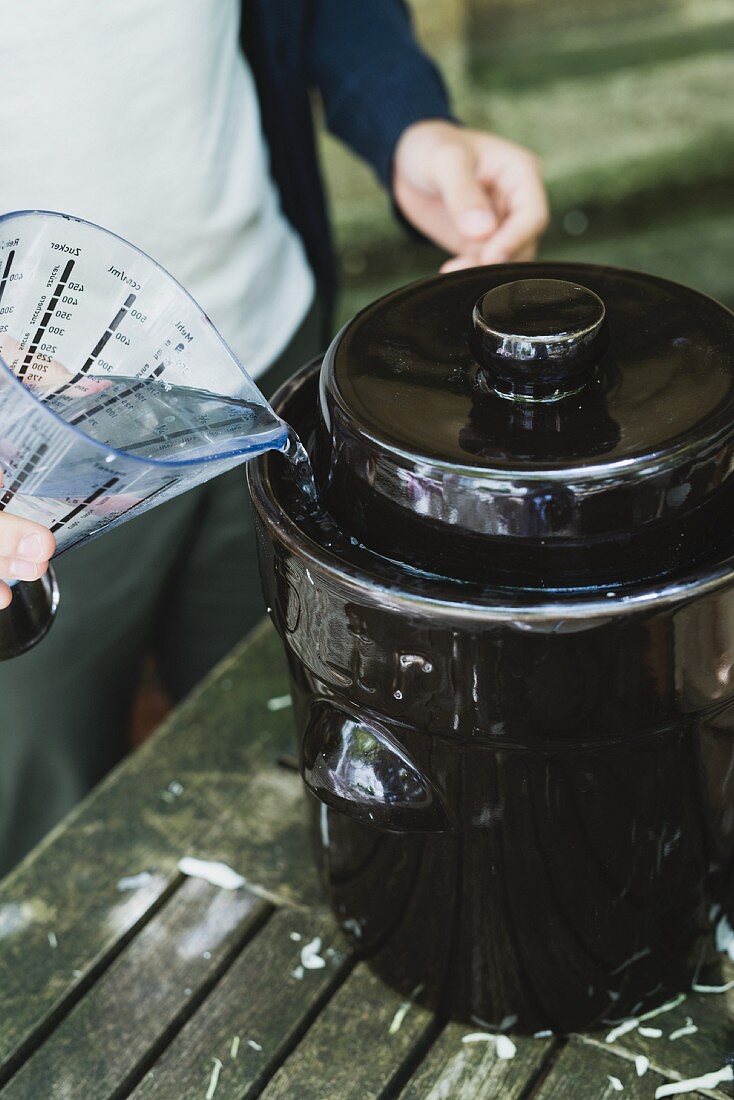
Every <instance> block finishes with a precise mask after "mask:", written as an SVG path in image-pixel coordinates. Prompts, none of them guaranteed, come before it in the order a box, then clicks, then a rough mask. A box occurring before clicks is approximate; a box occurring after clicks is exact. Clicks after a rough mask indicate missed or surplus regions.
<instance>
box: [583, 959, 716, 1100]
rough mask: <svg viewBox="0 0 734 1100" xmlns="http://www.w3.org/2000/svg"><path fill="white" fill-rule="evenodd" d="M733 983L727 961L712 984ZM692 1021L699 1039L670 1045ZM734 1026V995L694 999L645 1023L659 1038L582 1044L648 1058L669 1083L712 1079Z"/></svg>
mask: <svg viewBox="0 0 734 1100" xmlns="http://www.w3.org/2000/svg"><path fill="white" fill-rule="evenodd" d="M733 978H734V965H732V964H731V963H730V962H729V961H728V960H726V962H725V963H724V964H723V965H722V966H721V969H720V971H719V972H718V973H717V974H716V975H715V976H714V977H712V978H711V979H710V980H711V984H715V985H722V984H725V983H726V982H727V981H731V980H732V979H733ZM689 1020H690V1021H691V1022H692V1024H693V1025H694V1026H695V1027H697V1028H698V1030H697V1031H696V1032H695V1033H694V1034H691V1035H682V1036H680V1037H679V1038H675V1039H673V1040H672V1041H671V1039H670V1036H671V1035H673V1034H675V1032H676V1031H678V1030H679V1029H680V1028H682V1027H684V1026H686V1024H687V1022H688V1021H689ZM733 1022H734V989H732V990H729V991H728V992H727V993H725V994H700V993H689V994H688V996H687V997H686V999H685V1001H683V1003H682V1004H681V1005H679V1006H678V1007H677V1008H675V1009H673V1010H672V1011H670V1012H665V1013H662V1014H661V1015H659V1016H656V1017H655V1018H654V1019H650V1020H646V1021H644V1023H643V1027H652V1028H658V1029H660V1030H661V1031H662V1033H663V1034H662V1036H661V1037H660V1038H652V1037H650V1036H645V1035H641V1034H640V1032H639V1031H637V1030H635V1031H630V1032H628V1033H627V1034H626V1035H622V1036H620V1037H619V1039H617V1040H615V1042H613V1043H606V1041H605V1039H606V1036H605V1035H604V1034H596V1035H593V1036H584V1037H583V1038H584V1042H585V1043H586V1044H587V1045H589V1046H595V1047H597V1048H606V1049H607V1050H608V1051H610V1052H611V1053H612V1054H615V1055H619V1056H621V1057H623V1058H626V1059H632V1058H634V1057H635V1055H637V1054H644V1055H646V1056H647V1057H648V1058H649V1059H650V1064H651V1065H652V1066H653V1068H654V1069H655V1070H657V1071H658V1072H659V1073H661V1074H663V1075H664V1076H665V1077H666V1078H670V1079H671V1080H673V1081H679V1080H682V1079H684V1078H688V1077H697V1076H700V1075H701V1074H702V1073H709V1072H710V1071H711V1070H716V1069H719V1068H720V1067H721V1066H723V1065H724V1063H725V1062H726V1061H727V1059H728V1058H729V1056H730V1055H731V1052H732V1043H731V1035H732V1024H733ZM607 1034H608V1031H607ZM732 1091H734V1090H732V1089H731V1087H730V1086H727V1087H724V1086H722V1087H721V1088H720V1089H718V1090H713V1091H710V1092H709V1093H707V1095H711V1096H721V1097H725V1096H731V1095H732Z"/></svg>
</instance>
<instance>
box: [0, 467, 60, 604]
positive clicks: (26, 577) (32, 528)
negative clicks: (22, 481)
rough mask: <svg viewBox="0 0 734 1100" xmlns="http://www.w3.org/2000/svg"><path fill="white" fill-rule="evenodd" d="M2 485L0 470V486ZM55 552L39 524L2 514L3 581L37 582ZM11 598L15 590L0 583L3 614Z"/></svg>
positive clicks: (0, 567)
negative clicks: (4, 579)
mask: <svg viewBox="0 0 734 1100" xmlns="http://www.w3.org/2000/svg"><path fill="white" fill-rule="evenodd" d="M2 483H3V475H2V471H1V470H0V486H2ZM0 496H2V493H0ZM55 549H56V542H55V539H54V537H53V535H52V534H51V532H50V531H48V530H47V529H46V528H45V527H42V526H41V525H40V523H33V521H32V520H29V519H21V518H20V516H11V515H9V514H8V513H7V512H0V577H5V578H6V579H7V580H18V581H36V580H38V578H39V577H42V576H43V574H44V573H45V572H46V570H47V569H48V562H49V559H50V558H51V556H52V555H53V552H54V550H55ZM12 598H13V590H12V588H11V587H10V586H9V585H7V584H5V582H4V581H2V580H0V610H2V609H3V608H5V607H8V605H9V604H10V601H11V600H12Z"/></svg>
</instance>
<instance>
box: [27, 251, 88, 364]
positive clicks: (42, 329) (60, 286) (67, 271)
mask: <svg viewBox="0 0 734 1100" xmlns="http://www.w3.org/2000/svg"><path fill="white" fill-rule="evenodd" d="M73 270H74V261H73V260H69V262H68V264H67V265H66V267H65V268H64V270H63V271H62V273H61V278H60V279H59V281H58V283H57V286H56V290H55V291H54V292H53V296H52V298H51V301H50V302H49V303H48V308H47V310H46V312H45V313H44V315H43V317H42V318H41V323H40V325H39V326H38V328H37V329H36V335H35V336H34V337H33V341H32V343H31V346H30V347H29V348H28V351H27V353H26V357H25V359H24V360H23V362H22V364H21V367H20V370H19V371H18V378H25V375H26V372H27V370H28V368H29V366H30V365H31V360H32V359H33V356H34V355H35V354H36V351H37V349H38V345H39V344H40V343H41V340H43V337H44V336H45V334H46V327H47V325H48V323H49V321H50V320H51V318H52V317H53V313H54V310H55V309H56V306H57V304H58V301H59V298H60V297H61V295H62V294H63V293H64V290H65V289H66V284H67V282H68V280H69V276H70V275H71V273H72V271H73Z"/></svg>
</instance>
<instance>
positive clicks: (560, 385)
mask: <svg viewBox="0 0 734 1100" xmlns="http://www.w3.org/2000/svg"><path fill="white" fill-rule="evenodd" d="M473 320H474V332H475V339H476V351H477V358H478V360H479V362H480V363H481V365H482V367H483V368H484V372H485V382H486V383H487V384H488V385H489V386H490V387H491V388H492V389H493V390H494V391H495V392H496V393H498V394H499V395H500V396H502V397H508V398H514V399H516V400H521V401H556V400H559V399H560V398H562V397H568V396H569V394H572V393H577V392H578V391H579V390H580V389H582V388H583V386H584V385H585V384H586V382H587V381H588V379H589V378H590V377H591V375H592V374H593V372H594V367H595V366H596V364H597V363H598V362H599V360H600V359H601V357H602V355H603V354H604V352H605V351H606V348H607V343H608V339H607V330H606V324H605V309H604V303H603V302H602V300H601V298H600V297H599V296H598V295H597V294H594V292H593V291H591V290H587V289H586V287H583V286H579V285H578V284H577V283H570V282H566V281H565V280H563V279H518V280H517V281H515V282H511V283H503V284H502V285H501V286H497V287H494V288H493V289H492V290H489V291H487V293H486V294H484V295H483V296H482V297H481V298H480V299H479V301H478V302H477V303H476V305H475V306H474V313H473Z"/></svg>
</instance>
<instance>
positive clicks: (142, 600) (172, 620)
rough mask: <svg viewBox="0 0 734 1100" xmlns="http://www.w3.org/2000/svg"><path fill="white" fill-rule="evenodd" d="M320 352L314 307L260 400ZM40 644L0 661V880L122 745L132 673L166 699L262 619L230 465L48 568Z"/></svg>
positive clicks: (244, 498) (241, 497)
mask: <svg viewBox="0 0 734 1100" xmlns="http://www.w3.org/2000/svg"><path fill="white" fill-rule="evenodd" d="M320 344H321V330H320V320H319V310H318V308H317V307H316V306H315V307H313V308H312V310H311V312H310V313H309V315H308V316H307V318H306V320H305V321H304V323H303V325H302V326H301V328H300V329H299V331H298V333H297V334H296V336H295V337H294V339H293V340H292V341H291V343H290V345H289V347H288V348H287V349H286V351H285V352H284V353H283V355H282V356H281V357H280V358H279V359H278V361H277V362H276V363H275V364H274V365H273V366H272V367H271V368H270V370H268V371H267V373H266V374H265V375H263V376H262V377H261V378H260V379H259V380H258V384H259V385H260V387H261V388H262V390H263V392H264V393H265V394H266V396H270V395H271V394H272V392H273V391H274V390H275V389H277V387H278V386H279V385H280V384H281V382H283V381H285V380H286V378H288V377H289V376H290V375H291V374H292V373H293V372H294V371H295V370H296V369H297V368H298V367H299V366H301V365H302V364H303V363H305V362H307V361H308V360H309V359H311V358H313V356H314V355H316V354H317V352H318V350H319V347H320ZM56 573H57V577H58V581H59V588H60V591H61V604H60V607H59V612H58V616H57V621H56V622H55V623H54V625H53V627H52V629H51V631H50V633H49V634H48V636H47V637H46V638H45V639H44V640H43V641H42V642H41V643H40V644H39V645H38V646H37V647H36V648H35V649H33V650H31V651H30V652H29V653H27V654H24V656H22V657H18V658H17V659H16V660H14V661H7V662H5V663H3V664H0V876H2V875H3V874H5V873H6V872H7V871H8V870H9V869H10V868H11V867H12V866H13V865H14V864H15V863H16V862H17V861H18V860H19V859H20V858H21V857H22V856H23V855H24V854H25V853H26V852H27V851H28V850H29V848H31V847H32V846H33V845H34V844H36V843H37V842H38V841H39V840H40V839H41V837H42V836H44V834H45V833H46V832H47V831H48V830H49V829H50V828H51V827H52V826H53V825H55V824H56V822H58V821H59V819H60V818H61V817H63V815H64V814H65V813H66V812H67V811H68V810H69V809H70V808H71V807H72V806H73V805H74V804H75V803H76V802H77V801H78V800H79V799H80V798H81V797H82V796H83V795H84V794H86V792H87V791H89V790H90V788H91V787H93V786H94V784H95V783H97V782H98V781H99V780H100V779H101V778H102V776H103V775H104V774H105V773H106V772H107V771H109V769H110V768H111V767H112V766H113V765H114V764H116V763H117V762H118V761H119V760H120V759H121V758H122V757H123V756H124V755H125V753H126V752H127V751H128V749H129V719H130V709H131V703H132V699H133V695H134V692H135V688H136V686H137V683H138V680H139V676H140V670H141V664H142V661H143V660H144V658H145V657H146V656H147V655H148V654H150V653H153V654H154V655H155V657H156V660H157V665H158V669H159V672H160V675H161V678H162V680H163V684H164V686H165V687H166V689H167V690H168V691H169V693H170V694H171V696H172V698H173V699H174V700H176V701H178V700H180V699H181V698H182V697H183V696H184V695H186V694H187V693H188V692H189V691H190V690H191V688H192V687H194V685H195V684H196V683H198V681H199V680H200V679H201V678H202V676H204V675H205V673H207V672H208V671H209V670H210V669H211V668H212V667H213V666H214V665H215V664H216V663H217V661H219V660H220V659H221V658H222V657H223V656H225V654H226V653H228V652H229V650H230V649H231V648H232V647H233V646H234V645H235V644H236V643H237V642H238V641H239V640H240V639H241V638H242V637H243V636H244V634H246V633H247V631H248V630H250V629H251V628H252V627H253V626H254V625H255V623H256V622H257V621H258V620H259V619H260V618H261V617H262V615H263V613H264V607H263V602H262V597H261V594H260V582H259V577H258V567H257V553H256V547H255V539H254V534H253V529H252V520H251V512H250V501H249V498H248V494H247V486H246V484H245V474H244V469H243V467H239V468H238V469H236V470H233V471H231V472H230V473H228V474H224V475H223V476H222V477H219V478H215V479H214V480H213V481H211V482H209V483H208V484H206V485H203V486H200V487H198V488H196V489H192V490H191V492H188V493H184V494H183V495H182V496H180V497H177V498H176V499H175V500H172V501H169V502H167V503H166V504H163V505H161V506H160V508H156V509H153V510H152V511H150V512H148V513H146V514H145V515H143V516H140V517H139V518H138V519H134V520H131V521H130V522H129V523H127V524H124V525H123V526H122V527H119V528H116V529H114V530H112V531H110V532H109V533H108V534H106V535H103V536H101V537H100V538H99V539H96V540H95V541H94V542H91V543H90V544H89V545H88V546H85V547H81V548H80V549H78V550H73V551H71V553H69V554H68V555H65V556H62V557H61V558H60V559H59V561H58V563H57V564H56Z"/></svg>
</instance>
